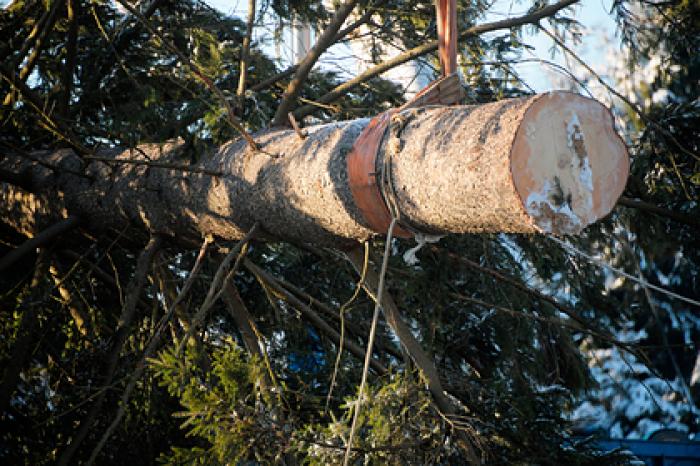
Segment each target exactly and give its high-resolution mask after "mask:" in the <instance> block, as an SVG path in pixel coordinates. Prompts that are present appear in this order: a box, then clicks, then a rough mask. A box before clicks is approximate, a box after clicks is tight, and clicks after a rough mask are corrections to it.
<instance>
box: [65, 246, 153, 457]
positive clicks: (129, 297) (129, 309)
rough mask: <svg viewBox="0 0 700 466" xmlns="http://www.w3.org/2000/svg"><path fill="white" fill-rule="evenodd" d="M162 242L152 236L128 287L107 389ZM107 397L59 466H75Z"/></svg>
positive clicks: (109, 357) (106, 379) (86, 420)
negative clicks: (72, 463) (80, 450)
mask: <svg viewBox="0 0 700 466" xmlns="http://www.w3.org/2000/svg"><path fill="white" fill-rule="evenodd" d="M161 242H162V238H161V237H160V236H158V235H155V236H151V238H150V240H149V241H148V244H147V245H146V247H145V248H144V249H143V251H142V252H141V254H140V255H139V258H138V260H137V262H136V270H135V271H134V276H133V278H132V279H131V281H129V286H128V287H127V292H126V300H125V301H124V306H123V307H122V312H121V316H120V317H119V321H118V323H117V332H116V335H115V336H114V340H113V342H112V345H111V347H110V350H109V353H108V354H107V358H106V361H105V372H104V375H103V378H102V385H103V386H109V385H111V384H112V380H113V379H114V374H115V372H116V370H117V364H118V362H119V356H120V354H121V350H122V347H123V346H124V343H125V342H126V340H127V337H128V336H129V329H130V327H131V321H132V320H133V318H134V314H135V313H136V304H137V303H138V301H139V297H140V296H141V291H142V290H143V287H144V284H145V283H146V275H148V271H149V269H150V266H151V263H152V262H153V256H154V255H155V253H156V251H157V250H158V249H159V248H160V245H161ZM105 396H106V391H103V392H101V393H100V395H99V396H97V397H96V399H95V402H94V403H93V404H92V406H91V407H90V410H89V411H88V413H87V414H86V415H85V418H84V419H83V420H82V422H81V423H80V428H79V429H78V432H77V433H76V434H75V437H73V439H72V440H71V442H70V443H69V444H68V447H67V448H66V450H65V451H64V452H63V454H62V455H61V457H60V458H59V460H58V465H59V466H67V465H68V464H71V460H72V458H73V455H74V454H75V452H76V451H77V450H78V447H79V446H80V444H81V443H82V442H83V440H85V437H86V436H87V434H88V432H89V431H90V429H91V428H92V424H93V423H94V422H95V419H96V418H97V415H98V414H99V412H100V409H101V408H102V403H103V402H104V399H105Z"/></svg>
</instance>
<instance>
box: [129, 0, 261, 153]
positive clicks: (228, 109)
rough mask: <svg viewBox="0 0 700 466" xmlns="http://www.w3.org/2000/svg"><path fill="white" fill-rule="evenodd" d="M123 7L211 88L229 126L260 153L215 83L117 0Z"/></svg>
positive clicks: (161, 35) (136, 12) (140, 16)
mask: <svg viewBox="0 0 700 466" xmlns="http://www.w3.org/2000/svg"><path fill="white" fill-rule="evenodd" d="M117 2H119V4H120V5H121V6H123V7H124V8H125V9H126V10H127V11H128V12H129V13H131V14H132V15H134V16H135V17H136V18H137V19H138V20H139V21H140V22H141V23H142V24H143V25H144V26H145V27H146V29H148V31H149V32H150V33H151V34H153V35H154V36H156V37H157V38H158V39H160V41H161V42H162V43H163V45H165V47H166V48H167V49H168V50H170V52H172V53H174V54H175V55H177V57H178V58H179V59H180V60H181V61H182V63H183V64H184V65H187V67H188V68H189V69H190V70H192V74H194V76H195V77H197V78H198V79H199V80H200V81H202V82H203V83H204V85H205V86H207V87H208V88H209V90H210V91H212V92H213V93H214V94H215V95H216V96H217V98H218V99H219V101H220V102H221V104H222V105H223V106H224V107H225V108H226V112H227V114H228V122H229V124H230V125H231V126H232V127H233V128H234V129H235V130H236V131H238V132H239V133H240V135H241V136H243V139H245V140H246V142H247V143H248V145H249V146H250V148H251V149H252V150H254V151H258V150H259V148H258V145H257V143H256V142H255V139H253V136H251V135H250V133H248V131H247V130H246V129H245V128H244V127H243V124H242V123H241V121H240V120H239V119H238V118H237V117H236V115H235V114H234V113H233V108H232V107H231V104H230V103H229V101H228V99H227V98H226V96H225V95H224V93H223V92H221V89H219V87H218V86H217V85H216V84H214V81H213V80H212V79H211V78H210V77H209V76H207V75H205V74H204V72H203V71H202V70H201V69H200V68H199V67H198V66H197V65H196V64H194V63H193V62H192V60H190V59H189V58H187V57H186V56H185V55H184V54H183V53H182V52H181V51H180V50H179V49H178V48H177V47H176V46H175V44H173V43H171V42H170V41H169V40H168V39H167V38H165V37H164V36H163V34H161V33H159V32H158V31H157V30H156V29H155V28H154V27H153V26H151V23H150V22H149V21H148V19H147V18H145V17H144V16H143V15H142V14H141V13H139V11H138V10H137V9H136V8H134V7H133V6H132V5H131V4H130V3H129V2H127V1H126V0H117Z"/></svg>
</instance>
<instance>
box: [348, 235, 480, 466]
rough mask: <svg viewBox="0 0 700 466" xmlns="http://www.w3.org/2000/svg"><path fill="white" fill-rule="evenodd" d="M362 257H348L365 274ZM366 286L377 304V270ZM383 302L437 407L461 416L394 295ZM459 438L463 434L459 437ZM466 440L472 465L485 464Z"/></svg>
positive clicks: (355, 251) (355, 254)
mask: <svg viewBox="0 0 700 466" xmlns="http://www.w3.org/2000/svg"><path fill="white" fill-rule="evenodd" d="M362 255H363V254H362V253H361V251H360V249H359V248H355V249H353V250H351V251H349V252H347V253H346V257H347V258H348V260H349V261H350V263H351V264H352V266H353V267H354V268H355V270H356V271H357V273H358V274H360V273H362V265H363V262H364V259H363V257H362ZM363 286H364V289H365V291H366V292H367V294H368V295H369V296H370V297H371V298H372V299H375V300H376V293H377V289H378V287H379V274H378V273H377V271H376V269H375V268H374V267H373V266H369V267H368V268H367V271H366V274H365V282H364V283H363ZM382 298H383V299H382V303H381V305H382V309H383V310H384V317H385V318H386V321H387V323H388V324H389V326H390V327H391V329H392V330H393V331H394V333H395V334H396V336H397V337H398V338H399V340H400V341H401V344H402V345H403V346H404V348H406V351H407V352H408V353H409V354H410V355H411V358H412V359H413V361H414V362H415V364H416V366H417V367H418V368H419V369H420V370H421V372H422V373H423V376H424V377H425V380H426V382H427V384H428V388H429V390H430V393H431V394H432V395H433V399H434V400H435V404H436V405H437V407H438V409H439V410H440V411H441V412H442V413H443V415H445V416H446V418H447V419H448V420H449V418H450V416H454V415H455V414H456V413H457V410H456V408H455V406H454V405H453V404H452V402H451V401H450V399H449V398H448V397H447V395H446V394H445V391H444V389H443V387H442V382H441V381H440V375H439V374H438V371H437V368H436V367H435V363H434V362H433V360H432V358H431V357H430V356H429V355H428V353H427V352H426V351H425V350H423V347H422V346H421V344H420V343H419V342H418V340H416V338H415V337H414V336H413V333H412V332H411V329H410V328H409V327H408V325H406V323H405V322H404V321H403V319H402V318H401V313H400V311H399V308H398V306H397V305H396V302H395V301H394V299H393V298H392V297H391V294H389V293H388V291H387V290H385V291H384V293H383V297H382ZM457 435H460V434H459V433H457ZM462 440H463V441H464V442H463V446H464V449H465V453H466V455H467V457H468V458H469V460H470V462H471V463H472V464H481V462H480V461H479V459H478V456H477V454H476V451H475V449H474V445H473V442H471V441H470V440H469V439H468V438H463V439H462Z"/></svg>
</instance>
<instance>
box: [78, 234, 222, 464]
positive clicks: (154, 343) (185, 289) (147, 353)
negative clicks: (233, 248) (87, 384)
mask: <svg viewBox="0 0 700 466" xmlns="http://www.w3.org/2000/svg"><path fill="white" fill-rule="evenodd" d="M211 242H212V239H211V237H207V238H205V240H204V242H203V243H202V246H201V248H200V249H199V254H198V255H197V259H196V260H195V262H194V266H193V267H192V270H191V271H190V273H189V275H188V277H187V280H186V281H185V284H184V285H183V286H182V289H181V290H180V293H178V295H177V297H176V298H175V300H173V302H172V303H170V305H169V306H168V310H167V311H166V312H165V315H163V317H162V318H161V319H160V321H159V322H158V325H157V326H156V328H155V330H154V332H153V335H152V336H151V339H150V341H149V342H148V344H147V345H146V349H145V350H144V352H143V356H141V360H140V361H139V363H138V365H137V366H136V368H135V369H134V371H133V372H132V374H131V377H130V378H129V383H128V384H127V385H126V388H125V389H124V392H123V393H122V397H121V400H120V402H119V409H118V410H117V414H116V415H115V416H114V420H112V423H111V424H110V425H109V427H107V430H105V432H104V433H103V434H102V437H101V438H100V441H99V442H98V443H97V445H96V446H95V448H94V449H93V450H92V453H91V454H90V459H89V460H88V463H87V464H88V465H92V464H93V463H94V462H95V459H97V455H98V454H99V453H100V450H102V447H104V444H105V443H106V442H107V440H108V439H109V437H110V436H111V435H112V432H114V429H116V428H117V426H118V425H119V423H120V422H121V420H122V418H123V417H124V414H125V412H126V407H127V405H128V403H129V398H130V397H131V394H132V393H133V391H134V389H135V388H136V383H137V382H138V381H139V379H140V378H141V376H142V375H143V371H144V370H145V367H146V361H147V360H148V358H150V357H151V356H152V355H153V354H154V353H155V350H156V348H157V347H158V344H159V343H160V338H161V336H162V335H163V330H164V329H165V327H166V326H167V324H168V322H170V319H171V318H172V316H173V313H174V312H175V309H177V307H178V306H179V305H180V303H181V302H182V300H183V299H184V298H185V296H187V294H188V293H189V291H190V288H192V284H193V283H194V279H195V278H196V276H197V274H198V273H199V269H200V268H201V267H202V263H203V259H204V257H205V255H206V253H207V249H208V248H209V245H210V244H211Z"/></svg>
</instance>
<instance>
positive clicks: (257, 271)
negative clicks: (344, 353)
mask: <svg viewBox="0 0 700 466" xmlns="http://www.w3.org/2000/svg"><path fill="white" fill-rule="evenodd" d="M243 265H244V266H245V267H246V268H247V269H248V270H249V271H250V272H251V273H252V274H253V275H255V276H256V277H257V278H258V280H260V281H261V282H263V283H264V284H265V285H267V286H269V287H270V288H271V289H272V290H273V291H274V292H275V293H276V296H277V297H279V298H280V299H283V300H285V301H287V302H288V303H289V304H291V305H292V306H294V307H295V308H296V309H298V310H299V312H301V313H302V314H303V315H304V316H305V317H306V318H307V319H308V320H309V321H310V322H311V323H312V324H313V325H314V326H315V327H316V328H317V329H319V330H320V331H322V332H323V333H325V334H326V335H328V336H330V337H331V338H332V339H333V342H334V343H335V344H336V345H339V344H340V343H339V342H340V334H339V333H338V332H337V331H336V330H335V329H334V328H333V327H331V326H330V325H329V324H328V323H327V322H326V321H325V320H324V319H323V318H322V317H321V316H319V315H318V314H317V313H316V312H314V311H313V309H311V308H310V307H309V306H307V305H306V304H304V303H303V302H302V301H301V300H300V299H299V298H297V297H296V296H294V295H293V294H292V293H291V292H290V291H288V290H287V289H285V288H284V287H283V286H282V285H280V284H279V282H277V279H276V278H275V277H273V276H272V275H270V274H269V273H267V272H266V271H264V270H262V269H261V268H260V267H258V266H257V265H255V264H254V263H253V262H251V261H250V260H248V259H245V260H244V261H243ZM344 346H345V347H346V348H347V349H348V351H350V352H351V353H352V354H354V355H355V356H356V357H357V358H359V359H363V358H364V357H365V350H364V349H363V348H361V347H359V346H358V345H357V344H356V343H354V342H352V341H345V342H344ZM370 364H371V366H372V369H374V370H375V372H377V374H379V375H383V374H386V373H387V369H386V368H385V367H384V366H383V365H382V364H381V363H380V362H379V361H377V360H375V359H372V360H371V363H370Z"/></svg>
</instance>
